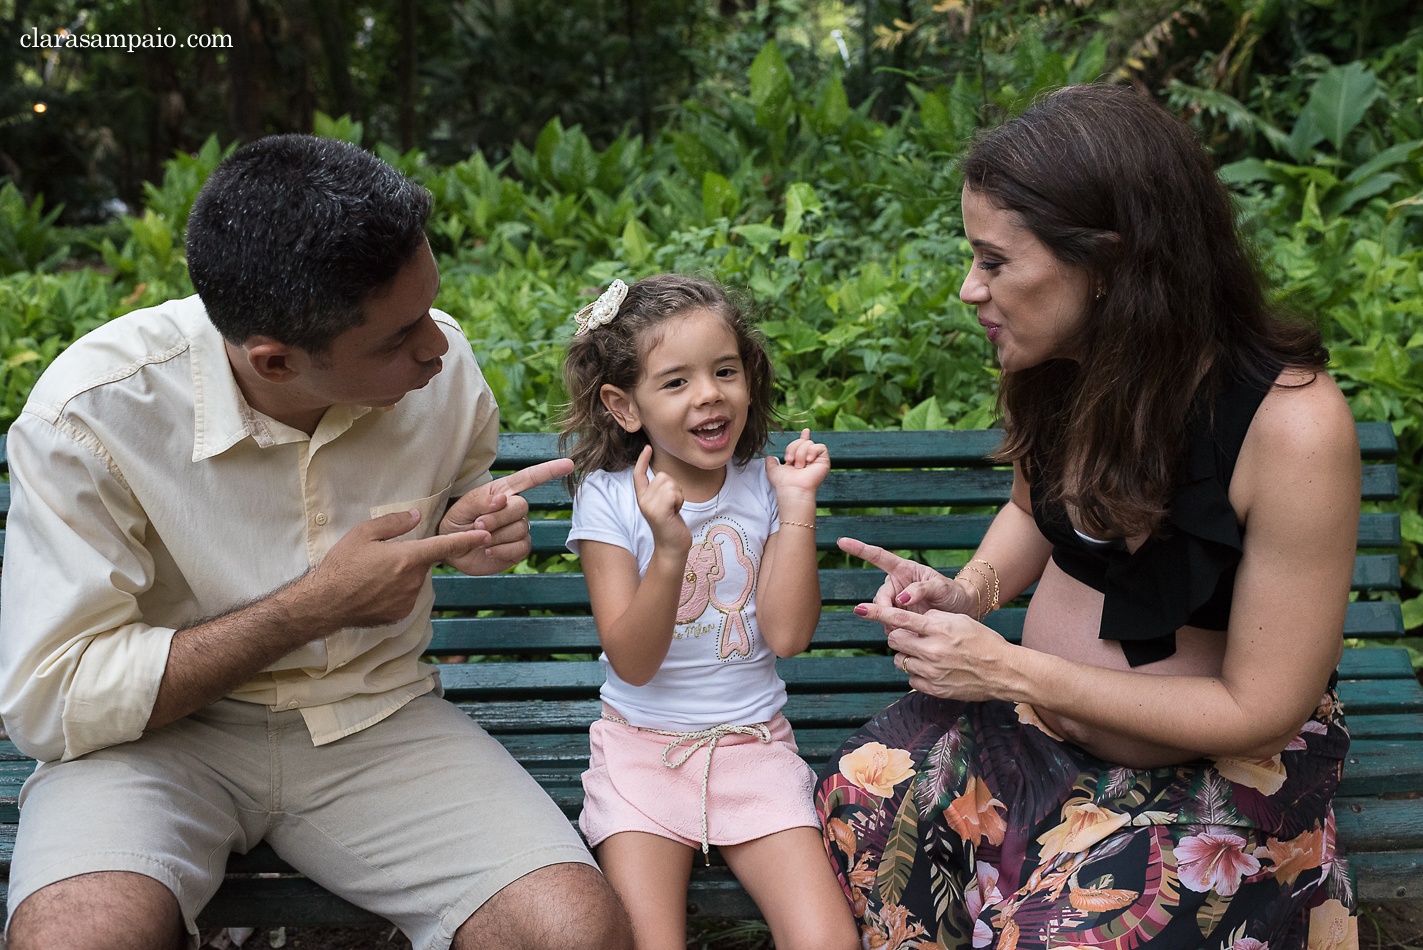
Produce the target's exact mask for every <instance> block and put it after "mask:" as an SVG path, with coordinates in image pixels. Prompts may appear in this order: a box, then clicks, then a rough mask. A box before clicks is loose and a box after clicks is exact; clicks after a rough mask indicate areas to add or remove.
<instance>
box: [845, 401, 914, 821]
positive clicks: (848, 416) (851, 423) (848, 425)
mask: <svg viewBox="0 0 1423 950" xmlns="http://www.w3.org/2000/svg"><path fill="white" fill-rule="evenodd" d="M833 428H834V429H835V431H836V432H860V431H863V430H865V429H868V428H870V424H869V423H868V422H866V421H865V420H863V419H861V418H860V417H859V416H857V415H855V414H854V413H853V412H850V411H849V410H848V409H841V410H840V411H839V412H837V413H835V424H834V426H833ZM908 797H909V798H910V799H913V797H914V796H913V795H910V796H908Z"/></svg>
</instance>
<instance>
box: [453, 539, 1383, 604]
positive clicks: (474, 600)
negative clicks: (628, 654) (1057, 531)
mask: <svg viewBox="0 0 1423 950" xmlns="http://www.w3.org/2000/svg"><path fill="white" fill-rule="evenodd" d="M941 573H944V574H946V575H947V574H952V573H953V571H952V570H945V571H943V572H941ZM883 582H884V575H883V574H882V573H880V572H879V571H877V570H871V569H859V568H823V569H822V570H821V571H820V595H821V600H822V601H823V602H824V603H825V604H826V605H827V606H830V605H833V606H845V605H850V604H858V603H860V602H861V601H866V600H870V599H871V598H873V597H874V595H875V591H877V590H879V588H880V585H881V584H882V583H883ZM1398 586H1399V575H1398V555H1396V554H1360V555H1358V556H1357V557H1355V558H1354V577H1353V584H1352V589H1354V590H1357V591H1365V590H1398ZM587 606H588V588H587V585H586V583H585V581H584V579H583V575H582V574H577V573H553V574H496V575H494V576H493V577H466V576H464V575H463V574H438V575H436V576H435V610H436V611H442V610H500V609H507V608H511V607H524V608H529V609H535V610H538V609H554V610H556V609H560V608H564V607H585V608H586V607H587ZM465 619H478V618H465ZM564 619H567V618H564Z"/></svg>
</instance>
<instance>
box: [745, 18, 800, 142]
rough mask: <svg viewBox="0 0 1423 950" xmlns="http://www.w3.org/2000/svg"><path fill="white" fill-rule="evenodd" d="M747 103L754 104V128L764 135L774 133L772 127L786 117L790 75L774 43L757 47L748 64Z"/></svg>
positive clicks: (773, 41)
mask: <svg viewBox="0 0 1423 950" xmlns="http://www.w3.org/2000/svg"><path fill="white" fill-rule="evenodd" d="M751 101H752V102H754V103H755V104H756V124H757V125H759V126H761V128H763V129H765V130H767V131H768V132H773V133H774V132H776V131H777V128H776V124H779V123H782V122H783V117H785V116H787V115H789V113H790V106H791V72H790V70H789V69H787V68H786V61H785V59H784V58H782V56H781V50H780V48H779V47H778V46H776V41H775V40H771V41H770V42H768V43H767V44H766V45H765V46H763V47H761V52H759V53H757V54H756V59H755V60H753V61H752V63H751ZM780 131H782V132H784V128H783V127H782V128H781V129H780Z"/></svg>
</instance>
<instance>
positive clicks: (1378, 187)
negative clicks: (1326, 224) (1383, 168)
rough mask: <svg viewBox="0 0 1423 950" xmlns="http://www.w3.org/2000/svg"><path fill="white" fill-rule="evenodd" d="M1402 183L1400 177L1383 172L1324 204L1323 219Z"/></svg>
mask: <svg viewBox="0 0 1423 950" xmlns="http://www.w3.org/2000/svg"><path fill="white" fill-rule="evenodd" d="M1400 181H1403V177H1402V176H1401V175H1395V174H1394V173H1393V172H1384V173H1383V174H1382V175H1375V176H1373V177H1372V178H1370V179H1369V180H1368V181H1365V182H1364V183H1363V184H1361V185H1355V186H1354V187H1353V188H1350V189H1349V190H1348V191H1346V192H1344V193H1343V194H1341V195H1339V196H1338V197H1337V198H1333V199H1331V200H1330V201H1328V202H1326V204H1325V207H1324V212H1325V217H1326V218H1332V217H1335V216H1336V215H1340V214H1343V213H1344V212H1345V211H1348V210H1349V209H1350V208H1352V207H1354V205H1356V204H1358V203H1359V202H1360V201H1366V200H1367V199H1369V198H1372V197H1373V196H1374V195H1381V194H1383V193H1384V192H1385V191H1388V190H1389V189H1390V188H1392V187H1393V186H1394V185H1395V184H1396V183H1398V182H1400Z"/></svg>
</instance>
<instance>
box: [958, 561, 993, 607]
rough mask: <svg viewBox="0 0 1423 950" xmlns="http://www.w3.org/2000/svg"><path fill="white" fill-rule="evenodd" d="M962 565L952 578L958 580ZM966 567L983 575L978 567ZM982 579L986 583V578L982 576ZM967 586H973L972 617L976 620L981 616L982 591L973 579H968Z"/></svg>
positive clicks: (962, 568) (961, 572) (962, 569)
mask: <svg viewBox="0 0 1423 950" xmlns="http://www.w3.org/2000/svg"><path fill="white" fill-rule="evenodd" d="M964 567H968V565H966V564H965V565H964ZM964 567H961V568H959V572H958V574H955V575H954V580H958V579H959V576H960V575H962V574H963V572H964ZM968 569H969V570H971V571H973V572H974V573H975V574H977V575H978V576H979V577H983V572H982V571H980V570H979V569H978V568H976V567H973V568H968ZM983 580H984V582H985V583H987V581H988V578H986V577H984V578H983ZM968 586H969V587H972V588H973V598H974V600H973V617H974V619H975V620H977V619H978V618H979V617H982V616H983V591H981V590H979V589H978V585H977V584H975V583H974V582H973V581H969V582H968Z"/></svg>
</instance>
